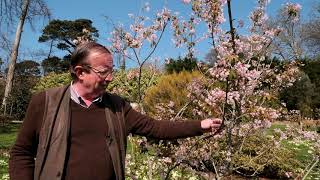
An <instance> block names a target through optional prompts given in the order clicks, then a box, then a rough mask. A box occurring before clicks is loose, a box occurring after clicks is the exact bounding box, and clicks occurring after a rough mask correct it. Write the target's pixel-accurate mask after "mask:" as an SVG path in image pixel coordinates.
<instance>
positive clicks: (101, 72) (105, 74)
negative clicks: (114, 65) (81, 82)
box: [85, 65, 113, 79]
mask: <svg viewBox="0 0 320 180" xmlns="http://www.w3.org/2000/svg"><path fill="white" fill-rule="evenodd" d="M85 67H87V68H89V69H91V70H92V71H93V72H94V73H96V74H97V75H98V76H99V77H101V78H102V79H105V78H107V77H108V76H109V75H111V74H112V73H113V69H109V68H107V69H105V70H99V69H96V68H94V67H92V66H90V65H85Z"/></svg>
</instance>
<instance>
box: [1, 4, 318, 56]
mask: <svg viewBox="0 0 320 180" xmlns="http://www.w3.org/2000/svg"><path fill="white" fill-rule="evenodd" d="M45 1H46V2H47V5H48V7H49V9H50V10H51V12H52V17H53V19H61V20H75V19H79V18H86V19H90V20H92V21H93V26H95V27H96V28H97V29H98V30H99V34H100V37H99V39H98V42H100V43H102V44H104V45H107V46H109V45H110V42H109V41H108V38H109V36H110V32H111V30H112V26H111V25H110V23H108V21H107V20H106V18H105V16H107V17H109V18H110V19H112V20H113V21H114V22H115V23H118V22H120V23H122V24H125V25H126V24H129V23H131V20H130V19H129V18H128V14H129V13H132V14H139V12H141V11H140V9H141V7H142V6H143V5H144V4H145V3H146V2H149V4H150V7H151V10H150V11H149V12H148V13H147V14H146V15H147V16H151V15H152V14H153V12H156V11H157V10H159V9H161V8H162V7H164V6H166V7H168V8H169V9H170V10H172V11H173V12H175V11H178V12H180V15H181V16H185V17H187V16H188V15H189V14H190V12H191V11H190V9H191V7H190V5H185V4H183V3H182V2H181V0H171V1H170V0H166V1H164V0H151V1H143V0H91V1H84V0H67V1H66V0H51V1H49V0H45ZM317 1H319V0H291V1H288V0H271V3H270V4H269V6H268V7H267V13H268V15H269V16H274V15H275V14H276V12H277V10H278V9H279V8H280V7H281V5H282V4H284V3H286V2H297V3H299V4H301V5H302V9H303V11H302V13H303V17H304V18H308V15H309V14H310V11H311V9H312V6H313V5H314V4H315V2H317ZM255 5H256V0H232V10H233V17H234V19H235V20H236V21H237V20H239V19H242V20H244V21H245V25H247V26H249V24H248V22H247V20H248V16H249V14H250V12H251V11H252V9H253V8H255ZM225 13H226V10H225ZM46 24H47V22H44V21H41V20H39V21H38V22H37V23H36V27H35V31H32V30H31V29H30V26H29V25H28V24H26V25H25V29H24V32H23V34H22V41H21V49H20V52H21V54H20V56H19V59H33V60H37V61H41V60H42V59H43V56H37V55H34V53H33V52H35V51H42V52H48V48H49V46H48V45H47V44H46V43H39V42H38V41H37V40H38V38H39V36H40V35H41V29H43V28H44V26H45V25H46ZM12 37H13V35H12ZM196 49H197V54H196V56H197V57H198V58H200V59H203V57H204V56H205V54H206V53H207V52H208V51H209V49H210V45H209V44H208V43H207V42H202V43H200V44H199V45H198V46H197V47H196ZM56 53H57V55H58V56H62V54H61V53H59V50H56ZM0 55H1V56H3V54H1V51H0ZM179 55H180V56H184V55H185V49H183V48H182V49H177V48H175V47H174V45H173V43H172V42H171V36H170V32H168V33H167V34H166V35H165V36H164V38H163V39H162V41H161V42H160V44H159V47H158V49H157V50H156V52H155V54H154V57H157V58H160V59H161V60H163V59H164V58H168V57H177V56H179Z"/></svg>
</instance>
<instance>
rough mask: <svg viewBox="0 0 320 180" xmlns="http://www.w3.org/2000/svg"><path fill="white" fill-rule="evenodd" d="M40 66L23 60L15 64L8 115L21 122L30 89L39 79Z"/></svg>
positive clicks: (29, 95) (31, 61)
mask: <svg viewBox="0 0 320 180" xmlns="http://www.w3.org/2000/svg"><path fill="white" fill-rule="evenodd" d="M39 75H40V64H39V63H37V62H35V61H33V60H24V61H22V62H19V63H17V64H16V69H15V73H14V77H15V78H14V82H13V86H12V93H11V94H10V96H9V97H8V113H9V115H10V116H12V117H15V118H16V119H19V120H22V119H23V117H24V114H25V111H26V108H27V106H28V103H29V101H30V98H31V95H32V93H31V89H32V87H33V86H34V85H35V84H36V83H37V82H38V79H39V78H40V76H39Z"/></svg>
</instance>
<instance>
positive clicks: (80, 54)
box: [70, 42, 111, 80]
mask: <svg viewBox="0 0 320 180" xmlns="http://www.w3.org/2000/svg"><path fill="white" fill-rule="evenodd" d="M92 52H101V53H106V54H111V52H110V51H109V50H108V49H107V48H106V47H105V46H103V45H101V44H98V43H96V42H87V43H83V44H81V45H79V46H77V48H76V49H75V50H74V52H73V53H72V55H71V62H70V73H71V77H72V79H73V80H76V79H77V75H76V74H75V71H74V68H75V67H76V66H78V65H86V64H87V63H86V58H87V57H88V56H89V55H90V53H92Z"/></svg>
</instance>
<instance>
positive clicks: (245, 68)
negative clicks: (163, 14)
mask: <svg viewBox="0 0 320 180" xmlns="http://www.w3.org/2000/svg"><path fill="white" fill-rule="evenodd" d="M184 2H185V3H192V10H193V11H194V14H195V15H197V18H198V21H202V22H205V23H206V25H207V27H208V33H207V35H206V37H208V38H209V39H211V42H212V45H213V49H214V50H215V51H216V53H217V62H216V63H215V64H214V67H212V68H210V69H209V70H208V76H209V78H208V79H206V81H204V80H202V79H198V80H195V81H194V82H193V83H192V84H191V85H190V87H189V88H190V92H191V93H190V95H189V98H190V100H191V101H192V102H193V104H194V105H195V108H194V115H195V116H198V117H201V118H206V117H208V116H215V117H222V119H223V122H224V130H223V131H222V132H221V133H220V134H219V136H214V135H215V133H213V134H211V135H209V136H205V137H202V138H201V141H202V142H204V143H205V144H202V146H200V147H198V148H197V150H195V148H194V147H195V146H199V143H198V142H197V140H195V139H191V140H190V141H187V142H183V143H182V144H180V147H178V148H177V149H175V150H174V152H176V153H175V154H174V155H173V156H172V157H174V158H173V159H174V160H175V162H174V163H172V164H171V168H169V170H168V171H169V172H170V170H172V169H173V168H175V167H176V166H179V165H181V164H187V165H189V166H190V167H192V168H193V169H198V170H202V171H204V170H205V169H206V170H207V171H209V172H210V171H211V172H214V173H215V175H216V176H217V177H219V174H222V175H227V174H231V173H233V172H237V173H239V174H242V175H246V176H255V175H257V174H258V173H261V171H262V170H263V168H264V167H266V166H268V165H270V162H268V160H267V159H268V158H266V160H265V162H263V163H261V162H260V164H259V163H258V164H259V166H257V164H254V163H253V162H256V161H257V160H260V159H259V158H261V159H263V156H264V155H267V152H270V151H271V150H273V151H275V152H277V151H278V152H281V151H284V150H283V149H281V147H280V144H279V142H280V141H281V140H282V139H284V138H285V137H287V136H286V135H284V133H283V132H281V130H278V131H277V133H279V134H278V136H277V135H276V136H270V137H268V138H266V139H264V141H265V142H264V143H265V144H264V145H261V148H259V149H258V150H257V151H255V153H256V155H252V154H248V152H246V151H245V149H246V148H245V146H246V145H248V142H249V141H250V140H252V135H253V134H257V133H259V131H260V130H261V129H263V128H267V127H270V125H271V122H273V121H275V120H277V119H279V117H280V115H281V112H282V107H281V105H280V103H274V102H277V98H276V97H277V95H278V92H279V90H281V89H282V88H284V87H288V86H291V85H292V83H293V82H294V81H295V79H296V78H297V77H299V74H300V73H299V69H298V64H297V63H296V62H295V61H291V62H290V63H288V64H286V65H285V66H284V67H282V68H274V67H271V63H270V61H269V60H268V57H270V56H271V54H270V51H269V49H270V45H271V43H272V42H273V40H274V38H275V37H276V36H277V35H278V34H279V33H280V32H281V29H279V28H271V27H268V26H267V23H266V20H267V19H268V17H267V15H266V13H265V7H266V5H267V4H268V1H267V0H258V6H257V8H256V9H255V10H254V11H253V12H252V13H251V15H250V20H251V21H252V25H251V27H250V32H251V34H250V35H246V36H240V35H237V36H236V32H235V28H234V27H233V20H232V19H233V18H232V14H231V0H228V1H226V0H212V1H207V0H193V1H184ZM225 4H227V5H228V7H227V8H228V16H229V25H230V30H229V31H228V32H225V31H223V30H222V29H220V28H219V27H220V24H221V23H222V22H223V21H224V17H223V6H224V5H225ZM300 9H301V6H300V5H298V4H292V3H287V4H286V5H285V7H284V8H283V9H282V10H283V11H282V14H283V15H285V16H286V17H287V20H288V21H291V22H296V21H297V20H298V18H299V13H300ZM178 32H179V31H178ZM178 35H179V34H178ZM182 43H183V42H182ZM293 48H294V47H293ZM292 132H293V130H292V131H291V135H292V136H293V133H292ZM277 133H275V134H277ZM295 133H297V134H299V135H301V133H302V134H303V133H304V132H295ZM289 134H290V133H289ZM297 134H295V136H296V135H297ZM213 136H214V137H213ZM316 136H317V135H315V134H313V135H312V138H314V137H316ZM212 137H213V138H214V139H209V138H212ZM304 137H306V136H304ZM312 138H311V139H309V140H312ZM207 139H209V141H208V140H207ZM261 139H263V138H262V137H261ZM192 141H193V142H192ZM266 142H267V143H266ZM260 143H261V142H260ZM316 143H317V146H318V148H319V141H318V142H316ZM217 151H218V153H217ZM192 154H193V155H192ZM199 154H201V155H202V156H203V158H201V159H202V160H200V162H199V160H198V161H196V160H195V159H196V157H197V156H199ZM192 156H193V158H190V157H192ZM244 157H246V160H245V161H241V158H244ZM201 161H202V163H201ZM273 163H274V162H273ZM208 164H210V166H213V167H212V168H210V167H208V166H209V165H208ZM203 166H204V167H205V168H202V167H203ZM244 172H245V173H244ZM296 173H298V172H296ZM207 175H208V174H207ZM209 179H210V173H209Z"/></svg>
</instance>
